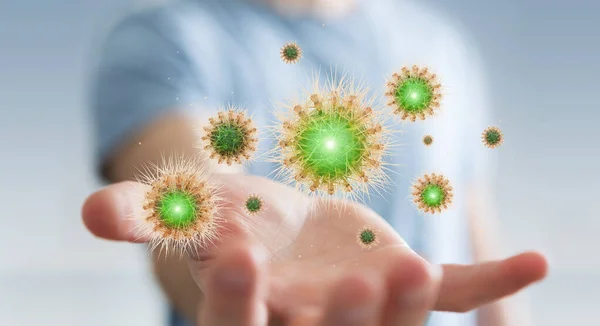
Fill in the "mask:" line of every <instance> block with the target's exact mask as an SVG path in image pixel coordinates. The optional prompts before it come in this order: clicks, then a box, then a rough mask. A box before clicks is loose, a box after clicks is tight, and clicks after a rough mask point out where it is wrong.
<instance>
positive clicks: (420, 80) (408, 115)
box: [385, 65, 442, 122]
mask: <svg viewBox="0 0 600 326" xmlns="http://www.w3.org/2000/svg"><path fill="white" fill-rule="evenodd" d="M440 89H441V85H440V84H439V83H438V82H437V77H436V75H435V74H432V73H430V72H429V70H428V69H427V68H420V67H419V66H417V65H414V66H412V69H408V68H407V67H403V68H402V70H401V71H400V72H399V73H394V74H393V75H392V78H391V80H389V81H388V82H387V92H386V94H385V95H386V96H387V97H388V99H389V102H388V105H389V106H391V107H392V108H393V109H394V113H395V114H397V115H399V116H400V118H401V119H402V120H410V121H412V122H415V121H416V119H417V118H419V119H421V120H425V118H426V117H428V116H432V115H434V114H435V110H437V109H438V108H439V107H440V100H441V98H442V94H441V92H440Z"/></svg>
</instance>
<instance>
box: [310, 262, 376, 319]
mask: <svg viewBox="0 0 600 326" xmlns="http://www.w3.org/2000/svg"><path fill="white" fill-rule="evenodd" d="M382 297H383V286H382V284H381V283H380V282H379V281H378V278H377V277H375V276H373V275H370V274H367V273H363V274H362V275H361V274H357V275H350V276H344V277H343V278H342V280H341V281H339V282H338V284H337V285H335V286H334V287H333V290H332V293H331V294H330V297H329V301H328V303H327V305H326V308H325V311H324V316H323V321H322V322H321V323H320V324H319V325H321V326H367V325H373V324H374V323H376V322H377V321H379V319H380V318H379V311H380V310H381V309H380V305H381V302H382Z"/></svg>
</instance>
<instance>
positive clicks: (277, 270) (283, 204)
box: [82, 116, 547, 326]
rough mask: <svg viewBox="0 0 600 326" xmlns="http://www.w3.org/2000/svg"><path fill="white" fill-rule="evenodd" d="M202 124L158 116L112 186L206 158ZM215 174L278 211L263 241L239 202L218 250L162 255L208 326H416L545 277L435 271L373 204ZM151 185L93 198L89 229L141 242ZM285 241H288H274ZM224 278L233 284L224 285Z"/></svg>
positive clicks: (113, 175) (507, 268) (111, 164)
mask: <svg viewBox="0 0 600 326" xmlns="http://www.w3.org/2000/svg"><path fill="white" fill-rule="evenodd" d="M196 125H197V123H194V121H193V120H190V119H189V118H188V117H184V116H164V117H161V118H159V119H158V120H157V121H155V122H154V123H153V124H151V125H149V126H148V127H147V128H146V129H145V130H143V131H142V132H140V133H139V134H137V135H136V136H134V137H133V139H131V140H130V142H128V143H125V145H124V146H122V147H121V148H120V149H119V150H118V151H117V152H115V154H114V155H113V156H112V158H111V159H109V161H108V162H107V165H106V167H107V169H106V171H105V172H106V176H107V177H108V178H109V179H110V180H112V181H114V182H118V181H121V180H126V179H130V178H131V176H132V175H133V171H134V169H135V167H138V166H140V165H141V164H144V163H147V162H148V161H155V162H156V161H158V160H159V159H160V155H161V153H163V152H165V151H171V150H175V151H177V152H180V153H181V152H183V153H187V155H189V156H191V155H196V154H197V152H196V151H197V150H196V149H195V146H194V145H195V143H196V141H197V135H196V134H195V132H194V129H195V128H196ZM167 135H168V136H167ZM139 143H142V144H143V146H140V145H139ZM215 177H216V179H217V180H220V182H221V183H222V184H223V185H224V197H225V198H226V199H227V200H228V201H229V202H243V200H244V199H245V196H246V195H247V193H248V192H251V191H250V190H251V188H252V187H259V188H260V189H262V192H261V196H262V197H263V199H264V201H265V202H266V203H269V204H270V205H271V206H270V207H269V209H268V210H267V211H266V215H265V216H263V217H262V220H261V221H260V226H261V230H262V232H260V233H257V234H255V236H249V235H247V234H246V233H244V232H242V231H241V228H239V227H237V226H238V225H237V224H236V221H235V218H233V216H235V215H236V214H234V213H236V211H235V210H236V208H235V207H233V206H230V207H225V208H224V211H223V217H224V219H225V221H226V223H229V225H228V226H229V227H228V228H227V229H228V230H229V233H228V234H224V236H223V238H222V242H221V243H220V244H219V245H218V246H215V247H211V248H208V249H206V250H205V251H203V252H201V253H200V254H199V255H194V257H185V258H184V259H179V258H178V257H174V256H170V257H168V258H160V259H156V256H155V259H154V266H155V272H156V274H157V278H158V280H159V281H160V283H161V286H162V287H163V289H164V291H165V293H166V294H167V296H168V297H169V298H170V300H171V302H172V303H173V304H174V305H175V306H176V307H177V309H178V310H179V311H181V312H183V313H184V314H185V315H186V316H187V317H188V318H190V320H195V321H196V322H197V323H198V325H216V326H218V325H252V326H255V325H263V324H264V323H262V322H264V321H265V319H266V318H267V317H268V318H270V320H271V321H270V323H269V325H294V324H298V325H350V324H349V323H348V322H347V321H345V318H348V315H351V316H352V318H353V319H354V320H360V316H361V314H357V313H352V312H356V311H366V312H365V313H364V314H362V316H365V318H366V320H365V321H364V323H362V324H361V323H357V325H405V326H412V325H415V326H416V325H422V324H423V322H424V319H425V318H426V316H427V314H428V312H429V311H430V310H443V311H458V312H463V311H468V310H471V309H474V308H477V307H479V306H482V305H484V304H487V303H490V302H494V301H496V300H497V299H500V298H503V297H505V296H507V295H510V294H512V293H515V292H516V291H519V290H520V289H522V288H524V287H526V286H527V285H529V284H531V283H533V282H535V281H538V280H540V279H542V278H543V277H544V276H545V274H546V270H547V264H546V261H545V259H544V257H543V256H541V255H540V254H538V253H533V252H529V253H523V254H521V255H518V256H515V257H511V258H509V259H505V260H497V261H490V262H485V263H481V264H476V265H444V266H441V267H438V266H433V265H430V264H429V263H427V262H426V261H424V260H423V259H422V258H420V257H418V256H417V255H416V254H415V253H414V252H413V251H412V250H410V248H408V247H407V246H406V244H405V243H404V241H403V240H402V239H401V238H400V237H399V236H398V235H397V233H396V232H395V231H394V230H393V229H392V228H391V227H390V226H389V225H388V224H387V223H386V222H385V221H384V220H383V219H382V218H381V217H380V216H378V215H377V214H375V213H374V212H372V211H371V210H370V209H368V208H367V207H365V206H363V205H360V204H354V203H348V204H346V205H345V206H344V209H343V210H342V211H339V210H335V209H334V207H333V205H334V204H336V203H335V202H334V201H329V202H328V204H324V203H322V202H321V203H316V202H314V201H315V200H317V199H310V198H308V197H305V196H304V195H302V194H300V193H298V192H297V191H296V190H294V189H293V188H290V187H287V186H284V185H281V184H278V183H276V182H273V181H270V180H268V179H265V178H261V177H255V176H243V175H240V174H239V172H235V171H234V172H233V175H232V174H231V172H230V173H228V174H227V173H218V175H215ZM145 187H146V186H143V185H141V184H137V183H133V182H125V183H116V184H114V185H110V186H108V187H106V188H104V189H102V190H100V191H98V192H96V193H94V194H92V195H91V196H90V197H89V198H88V199H87V201H86V203H85V204H84V207H83V211H82V215H83V220H84V223H85V224H86V226H87V227H88V229H89V230H90V231H91V232H92V233H93V234H95V235H97V236H99V237H102V238H106V239H113V240H121V241H130V242H134V241H141V242H144V241H146V240H148V239H144V238H141V239H139V238H137V239H136V235H135V233H133V232H132V230H133V229H134V228H135V225H134V224H133V222H132V221H131V220H127V219H126V218H125V217H126V216H127V215H128V211H129V210H130V209H131V207H132V206H133V205H136V203H135V202H130V201H128V200H127V199H126V198H128V197H129V198H130V197H132V195H133V193H134V192H143V191H145ZM252 189H255V188H252ZM284 194H285V195H284ZM282 198H285V200H282ZM290 207H292V208H290ZM306 207H311V209H309V210H307V209H306ZM365 224H369V225H373V226H375V227H376V228H378V229H380V230H382V234H381V237H382V242H381V243H380V244H379V245H378V247H377V248H374V249H373V250H369V251H365V250H364V249H362V248H361V247H360V246H358V245H357V244H356V242H355V241H356V239H355V235H356V231H357V230H358V229H359V228H360V227H362V226H363V225H365ZM281 226H284V227H283V228H282V227H281ZM282 232H283V233H282ZM281 234H283V235H284V236H281ZM275 237H280V239H281V241H267V240H268V239H269V238H275ZM332 243H335V244H337V246H332ZM338 246H339V248H338ZM299 256H301V257H299ZM269 259H271V260H272V262H271V263H268V262H267V260H269ZM334 266H335V267H334ZM234 272H235V273H234ZM224 275H231V276H232V277H230V278H228V279H227V280H229V281H227V280H225V281H223V282H222V281H221V277H220V276H224ZM487 325H490V324H486V326H487Z"/></svg>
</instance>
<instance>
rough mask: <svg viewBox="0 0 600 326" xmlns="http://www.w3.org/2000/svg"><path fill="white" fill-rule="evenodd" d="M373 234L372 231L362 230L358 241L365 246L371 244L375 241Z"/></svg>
mask: <svg viewBox="0 0 600 326" xmlns="http://www.w3.org/2000/svg"><path fill="white" fill-rule="evenodd" d="M375 237H376V235H375V232H373V231H372V230H363V231H362V232H361V233H360V241H361V242H362V243H364V244H366V245H368V244H371V243H373V242H374V241H375Z"/></svg>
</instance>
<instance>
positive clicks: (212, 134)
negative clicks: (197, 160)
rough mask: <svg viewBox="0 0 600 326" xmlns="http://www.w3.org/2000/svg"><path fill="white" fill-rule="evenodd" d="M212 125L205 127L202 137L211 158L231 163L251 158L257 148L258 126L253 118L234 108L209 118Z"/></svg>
mask: <svg viewBox="0 0 600 326" xmlns="http://www.w3.org/2000/svg"><path fill="white" fill-rule="evenodd" d="M209 122H210V126H208V127H205V128H204V131H205V134H204V136H203V137H202V141H203V142H204V146H203V148H204V149H205V150H208V151H210V152H211V154H210V158H213V159H217V160H218V162H219V163H223V162H225V163H227V165H231V164H232V163H233V162H235V163H242V162H243V160H248V159H250V156H251V155H252V153H253V152H254V151H255V150H256V143H257V141H258V139H257V138H256V136H255V134H256V128H254V126H253V125H252V120H251V119H250V118H246V115H245V114H244V113H243V112H241V111H238V110H235V109H234V108H229V109H228V110H226V111H222V112H219V113H218V115H217V117H216V118H210V119H209Z"/></svg>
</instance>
